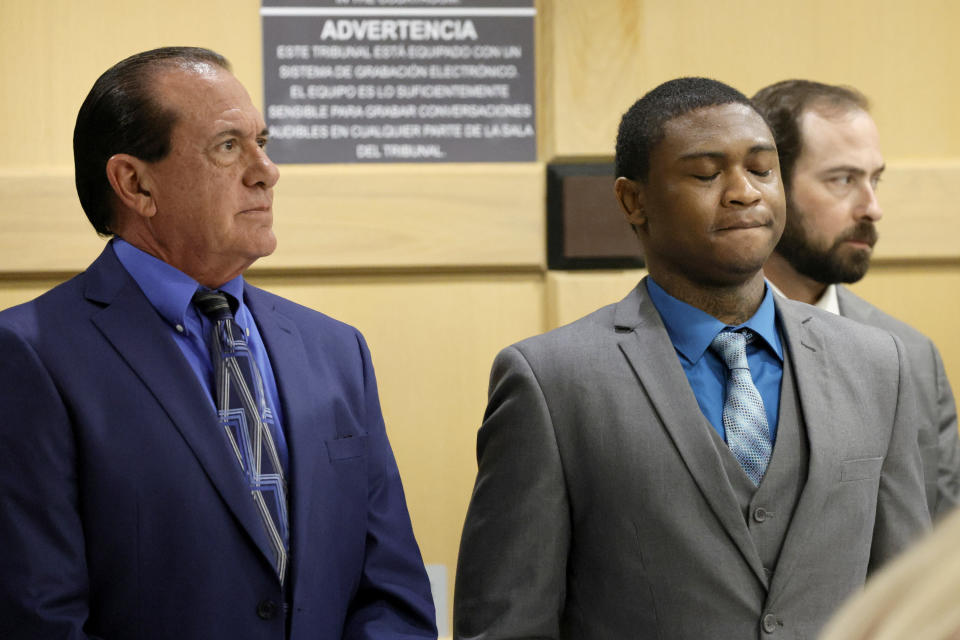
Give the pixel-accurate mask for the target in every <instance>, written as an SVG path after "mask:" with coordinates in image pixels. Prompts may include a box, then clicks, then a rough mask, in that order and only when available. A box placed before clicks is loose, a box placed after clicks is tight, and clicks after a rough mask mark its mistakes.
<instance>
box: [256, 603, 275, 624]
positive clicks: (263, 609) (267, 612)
mask: <svg viewBox="0 0 960 640" xmlns="http://www.w3.org/2000/svg"><path fill="white" fill-rule="evenodd" d="M278 610H279V607H278V606H277V603H276V602H274V601H273V600H270V599H269V598H266V599H264V600H261V601H260V603H259V604H257V615H258V616H259V617H260V619H261V620H273V619H274V618H276V617H277V611H278Z"/></svg>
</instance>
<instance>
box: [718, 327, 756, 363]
mask: <svg viewBox="0 0 960 640" xmlns="http://www.w3.org/2000/svg"><path fill="white" fill-rule="evenodd" d="M752 341H753V332H752V331H750V329H741V330H740V331H721V332H720V333H718V334H717V335H716V336H715V337H714V338H713V341H712V342H711V343H710V349H711V350H712V351H713V352H714V353H716V354H717V355H718V356H720V358H721V359H722V360H723V362H724V363H725V364H726V365H727V368H729V369H736V368H744V367H746V366H747V344H748V343H750V342H752Z"/></svg>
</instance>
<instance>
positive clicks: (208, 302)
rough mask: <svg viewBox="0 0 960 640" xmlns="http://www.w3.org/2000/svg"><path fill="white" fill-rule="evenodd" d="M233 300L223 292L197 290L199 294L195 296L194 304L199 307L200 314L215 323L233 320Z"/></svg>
mask: <svg viewBox="0 0 960 640" xmlns="http://www.w3.org/2000/svg"><path fill="white" fill-rule="evenodd" d="M231 299H232V297H229V298H228V296H227V294H225V293H223V292H222V291H212V290H210V289H203V288H200V289H197V292H196V293H194V294H193V304H195V305H197V309H199V310H200V313H202V314H203V315H205V316H207V317H208V318H210V319H211V320H214V321H216V320H226V319H228V318H230V319H232V318H233V310H232V309H231V305H230V302H231Z"/></svg>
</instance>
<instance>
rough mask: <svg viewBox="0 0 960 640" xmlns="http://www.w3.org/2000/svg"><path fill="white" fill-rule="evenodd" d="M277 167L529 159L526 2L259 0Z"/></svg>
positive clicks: (531, 112) (530, 77) (531, 109)
mask: <svg viewBox="0 0 960 640" xmlns="http://www.w3.org/2000/svg"><path fill="white" fill-rule="evenodd" d="M260 13H261V17H262V22H263V73H264V99H265V103H266V105H265V109H264V117H265V118H266V121H267V126H268V128H269V131H270V157H271V159H273V160H274V162H283V163H316V162H323V163H328V162H527V161H534V160H536V126H535V122H536V118H535V105H534V91H535V81H534V42H533V20H534V16H535V15H536V10H535V9H534V7H533V0H526V1H523V0H519V1H517V0H513V1H511V0H313V1H307V0H300V1H297V0H263V4H262V6H261V9H260Z"/></svg>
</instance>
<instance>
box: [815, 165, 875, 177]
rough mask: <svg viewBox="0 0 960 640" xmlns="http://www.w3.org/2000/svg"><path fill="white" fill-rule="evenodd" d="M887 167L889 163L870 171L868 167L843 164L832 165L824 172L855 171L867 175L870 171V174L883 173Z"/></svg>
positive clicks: (859, 174)
mask: <svg viewBox="0 0 960 640" xmlns="http://www.w3.org/2000/svg"><path fill="white" fill-rule="evenodd" d="M886 168H887V165H885V164H882V165H880V166H879V167H877V168H876V169H875V170H873V171H870V172H868V171H867V170H866V169H863V168H862V167H854V166H852V165H846V164H841V165H838V166H836V167H830V168H828V169H825V170H824V171H823V173H825V174H826V173H853V174H856V175H858V176H864V175H867V173H870V174H874V173H882V172H883V171H884V170H886Z"/></svg>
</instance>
